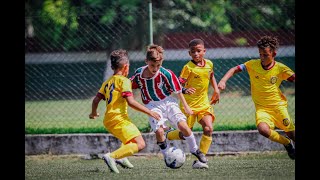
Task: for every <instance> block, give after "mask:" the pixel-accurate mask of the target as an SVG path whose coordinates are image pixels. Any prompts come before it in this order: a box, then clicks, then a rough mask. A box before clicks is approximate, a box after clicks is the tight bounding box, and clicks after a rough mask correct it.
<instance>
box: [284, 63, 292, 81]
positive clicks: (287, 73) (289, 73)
mask: <svg viewBox="0 0 320 180" xmlns="http://www.w3.org/2000/svg"><path fill="white" fill-rule="evenodd" d="M294 74H295V73H294V72H293V71H292V70H291V69H290V68H289V67H288V66H285V65H283V66H282V68H281V78H282V79H283V80H287V79H288V78H289V77H291V76H292V75H294Z"/></svg>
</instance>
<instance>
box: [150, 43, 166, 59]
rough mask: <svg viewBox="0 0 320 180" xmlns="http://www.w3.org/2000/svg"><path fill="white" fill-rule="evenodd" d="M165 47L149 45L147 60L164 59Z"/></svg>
mask: <svg viewBox="0 0 320 180" xmlns="http://www.w3.org/2000/svg"><path fill="white" fill-rule="evenodd" d="M163 52H164V50H163V48H162V47H161V46H159V45H156V44H152V45H150V46H148V47H147V55H146V59H147V61H161V60H163Z"/></svg>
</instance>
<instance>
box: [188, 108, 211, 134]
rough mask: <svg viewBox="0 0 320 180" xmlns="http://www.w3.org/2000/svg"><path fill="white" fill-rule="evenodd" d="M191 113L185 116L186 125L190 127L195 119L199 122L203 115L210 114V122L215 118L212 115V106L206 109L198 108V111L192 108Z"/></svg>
mask: <svg viewBox="0 0 320 180" xmlns="http://www.w3.org/2000/svg"><path fill="white" fill-rule="evenodd" d="M192 111H193V114H192V115H188V114H186V116H187V124H188V126H189V127H190V128H191V129H192V128H193V126H194V123H195V122H196V121H197V122H199V121H200V120H201V119H202V118H203V117H204V116H205V115H211V116H212V123H213V121H214V119H215V116H214V111H213V107H212V106H209V107H208V108H206V109H203V110H200V111H196V110H192Z"/></svg>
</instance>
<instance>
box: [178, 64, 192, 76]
mask: <svg viewBox="0 0 320 180" xmlns="http://www.w3.org/2000/svg"><path fill="white" fill-rule="evenodd" d="M189 74H190V69H189V68H188V66H187V65H185V66H183V68H182V71H181V73H180V77H179V78H181V79H184V80H186V79H188V77H189Z"/></svg>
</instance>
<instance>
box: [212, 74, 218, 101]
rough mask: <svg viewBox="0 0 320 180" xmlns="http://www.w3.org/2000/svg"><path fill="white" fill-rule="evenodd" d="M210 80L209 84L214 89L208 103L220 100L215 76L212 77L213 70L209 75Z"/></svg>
mask: <svg viewBox="0 0 320 180" xmlns="http://www.w3.org/2000/svg"><path fill="white" fill-rule="evenodd" d="M210 82H211V85H212V87H213V90H214V91H213V94H212V97H211V101H210V104H216V103H219V100H220V89H219V88H218V84H217V81H216V78H215V77H214V72H212V73H211V75H210Z"/></svg>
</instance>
